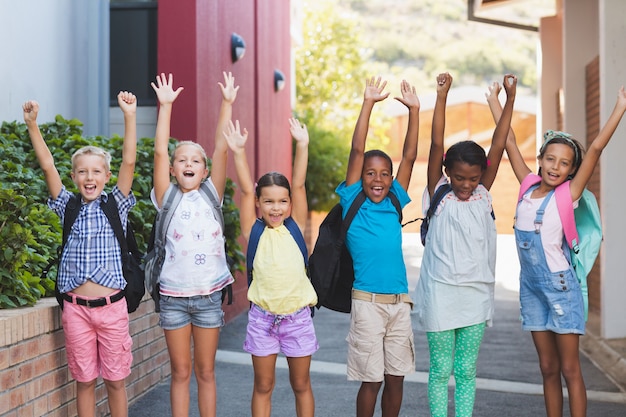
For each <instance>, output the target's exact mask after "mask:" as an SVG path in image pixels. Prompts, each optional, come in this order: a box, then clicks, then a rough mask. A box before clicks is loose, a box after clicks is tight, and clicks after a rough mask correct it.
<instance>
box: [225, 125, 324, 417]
mask: <svg viewBox="0 0 626 417" xmlns="http://www.w3.org/2000/svg"><path fill="white" fill-rule="evenodd" d="M289 125H290V131H291V136H292V137H293V139H295V141H296V156H295V159H294V163H293V177H292V183H291V185H292V186H291V187H290V185H289V181H288V180H287V178H285V176H284V175H282V174H280V173H278V172H269V173H267V174H265V175H263V176H262V177H261V178H260V179H259V181H258V183H257V186H256V191H255V187H254V184H253V182H252V177H251V176H250V169H249V167H248V161H247V159H246V152H245V144H246V140H247V139H248V132H247V130H246V129H244V130H243V132H242V131H241V130H240V128H239V122H238V121H237V122H236V124H233V123H232V122H230V125H229V127H228V128H227V129H226V131H225V132H224V136H226V141H227V142H228V146H229V147H230V149H231V150H232V151H233V154H234V159H235V167H236V170H237V177H238V179H239V188H240V190H241V205H240V208H239V212H240V221H241V232H242V234H243V236H244V237H245V238H246V241H248V240H249V239H250V232H251V230H252V226H253V225H254V223H255V222H256V221H257V218H256V216H257V213H256V209H257V208H258V209H259V212H260V214H261V220H262V221H263V222H264V223H265V229H264V230H263V233H262V234H261V237H260V239H259V244H258V247H257V251H256V255H255V257H254V264H253V274H254V279H253V280H252V284H251V285H250V288H249V289H248V300H250V302H251V308H250V311H249V313H248V329H247V334H246V340H245V342H244V350H245V351H246V352H249V353H250V354H251V355H252V365H253V367H254V390H253V392H252V406H251V408H252V417H261V416H264V417H269V416H270V414H271V400H272V390H273V389H274V381H275V367H276V357H277V355H278V353H279V352H283V354H284V355H285V356H286V357H287V362H288V364H289V381H290V383H291V387H292V389H293V392H294V394H295V397H296V415H297V416H298V417H308V416H313V415H314V412H315V400H314V398H313V390H312V388H311V379H310V376H309V368H310V365H311V355H312V354H313V353H314V352H315V351H317V349H318V348H319V345H318V343H317V338H316V336H315V329H314V327H313V321H312V320H311V307H312V306H314V305H315V304H317V294H316V293H315V290H314V289H313V286H312V285H311V282H310V281H309V279H308V277H307V275H306V268H305V264H304V258H303V256H302V254H301V252H300V249H299V247H298V244H297V243H296V241H295V240H294V238H293V236H292V235H291V233H290V232H289V230H287V228H286V227H285V224H284V223H285V221H291V219H289V217H291V218H292V219H293V220H294V221H295V223H296V224H297V225H298V229H299V232H300V233H304V228H305V224H306V218H307V212H308V206H307V200H306V189H305V187H304V181H305V179H306V170H307V164H308V146H309V134H308V132H307V129H306V126H304V125H301V124H300V122H299V121H298V120H296V119H289Z"/></svg>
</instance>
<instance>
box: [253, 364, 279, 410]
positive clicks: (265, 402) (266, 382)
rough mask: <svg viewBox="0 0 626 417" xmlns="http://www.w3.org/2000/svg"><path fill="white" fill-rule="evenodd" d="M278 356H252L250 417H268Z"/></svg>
mask: <svg viewBox="0 0 626 417" xmlns="http://www.w3.org/2000/svg"><path fill="white" fill-rule="evenodd" d="M277 356H278V355H276V354H274V355H268V356H255V355H252V367H253V368H254V389H253V391H252V405H251V407H252V417H270V415H271V413H272V391H274V385H275V383H276V357H277Z"/></svg>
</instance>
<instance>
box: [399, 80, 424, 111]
mask: <svg viewBox="0 0 626 417" xmlns="http://www.w3.org/2000/svg"><path fill="white" fill-rule="evenodd" d="M400 92H401V93H402V97H394V98H395V99H396V100H398V101H399V102H400V103H402V104H404V105H405V106H407V107H408V108H409V109H410V108H417V109H419V107H420V100H419V98H418V97H417V93H416V92H415V86H412V85H411V84H409V82H408V81H406V80H402V82H401V83H400Z"/></svg>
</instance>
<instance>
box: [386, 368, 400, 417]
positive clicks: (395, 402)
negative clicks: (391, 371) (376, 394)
mask: <svg viewBox="0 0 626 417" xmlns="http://www.w3.org/2000/svg"><path fill="white" fill-rule="evenodd" d="M403 389H404V376H395V375H385V386H384V387H383V395H382V398H381V404H380V406H381V408H382V411H383V413H382V417H398V415H399V414H400V408H401V407H402V394H403Z"/></svg>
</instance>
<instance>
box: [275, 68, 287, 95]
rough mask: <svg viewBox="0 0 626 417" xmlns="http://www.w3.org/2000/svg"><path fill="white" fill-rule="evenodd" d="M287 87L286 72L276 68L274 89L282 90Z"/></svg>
mask: <svg viewBox="0 0 626 417" xmlns="http://www.w3.org/2000/svg"><path fill="white" fill-rule="evenodd" d="M283 88H285V74H283V73H282V72H281V71H280V70H277V69H275V70H274V91H280V90H282V89H283Z"/></svg>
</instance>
